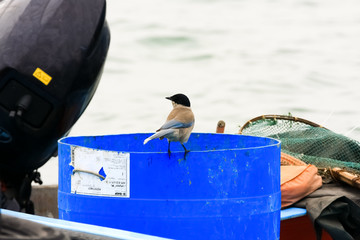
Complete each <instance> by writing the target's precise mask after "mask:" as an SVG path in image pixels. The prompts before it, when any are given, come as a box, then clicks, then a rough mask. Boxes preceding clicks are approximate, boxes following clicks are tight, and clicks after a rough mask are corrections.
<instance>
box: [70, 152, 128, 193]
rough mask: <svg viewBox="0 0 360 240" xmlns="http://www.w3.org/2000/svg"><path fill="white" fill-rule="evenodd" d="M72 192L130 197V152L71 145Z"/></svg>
mask: <svg viewBox="0 0 360 240" xmlns="http://www.w3.org/2000/svg"><path fill="white" fill-rule="evenodd" d="M70 165H71V166H72V167H73V168H74V169H73V172H72V175H71V193H74V194H85V195H97V196H108V197H123V198H129V197H130V153H121V152H114V151H104V150H96V149H89V148H84V147H77V146H72V147H71V163H70Z"/></svg>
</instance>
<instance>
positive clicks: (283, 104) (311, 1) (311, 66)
mask: <svg viewBox="0 0 360 240" xmlns="http://www.w3.org/2000/svg"><path fill="white" fill-rule="evenodd" d="M107 3H108V12H107V19H108V23H109V25H110V29H111V37H112V40H111V46H110V50H109V54H108V59H107V62H106V65H105V69H104V73H103V77H102V80H101V82H100V85H99V87H98V90H97V92H96V94H95V96H94V98H93V100H92V102H91V103H90V105H89V107H88V108H87V110H86V111H85V113H84V114H83V116H82V117H81V119H80V120H79V121H78V122H77V123H76V125H75V126H74V127H73V130H72V132H71V134H70V135H104V134H121V133H136V132H152V131H154V130H156V129H157V128H158V127H159V126H160V125H162V124H163V122H164V120H165V118H166V117H167V114H168V112H169V111H170V110H171V108H172V107H171V104H170V102H169V101H168V100H166V99H165V97H166V96H170V95H172V94H175V93H178V92H182V93H185V94H186V95H188V97H189V98H190V100H191V103H192V108H193V111H194V113H195V116H196V123H195V128H194V131H196V132H214V131H215V128H216V123H217V121H218V120H220V119H222V120H224V121H225V122H226V124H227V125H226V130H225V131H226V132H227V133H236V132H237V131H238V129H239V126H240V125H243V124H244V123H245V122H246V121H247V120H249V119H251V118H253V117H256V116H258V115H263V114H271V113H274V114H288V113H289V112H290V113H291V114H292V115H293V116H298V117H302V118H306V119H309V120H312V121H314V122H317V123H319V124H322V125H324V126H326V127H328V128H330V129H332V130H333V131H336V132H339V133H344V134H347V135H348V136H350V137H352V138H355V139H358V140H360V127H359V126H360V108H359V103H360V93H359V87H360V44H359V43H360V1H357V0H343V1H338V0H327V1H317V0H294V1H288V0H259V1H250V0H233V1H231V0H221V1H220V0H171V1H169V0H152V1H147V0H131V1H118V0H108V1H107ZM56 168H57V159H55V158H54V159H51V160H50V161H49V162H48V163H47V164H46V165H45V166H44V167H43V168H42V169H40V172H41V173H42V175H43V178H44V180H45V184H46V183H48V184H51V183H56V182H57V176H55V175H56V174H54V171H55V170H56Z"/></svg>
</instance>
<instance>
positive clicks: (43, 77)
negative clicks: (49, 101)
mask: <svg viewBox="0 0 360 240" xmlns="http://www.w3.org/2000/svg"><path fill="white" fill-rule="evenodd" d="M33 76H34V77H36V78H37V79H39V80H40V82H42V83H43V84H45V85H48V84H49V83H50V81H51V79H52V77H50V76H49V75H48V74H47V73H46V72H44V71H43V70H41V69H40V68H37V69H36V70H35V72H34V73H33Z"/></svg>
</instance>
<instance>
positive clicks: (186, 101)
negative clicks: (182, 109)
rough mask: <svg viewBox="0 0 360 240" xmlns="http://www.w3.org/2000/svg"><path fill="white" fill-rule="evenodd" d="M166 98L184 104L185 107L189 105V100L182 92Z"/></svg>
mask: <svg viewBox="0 0 360 240" xmlns="http://www.w3.org/2000/svg"><path fill="white" fill-rule="evenodd" d="M166 99H169V100H171V101H173V102H175V103H177V104H181V105H184V106H186V107H190V100H189V98H188V97H187V96H185V95H184V94H182V93H178V94H175V95H173V96H171V97H166Z"/></svg>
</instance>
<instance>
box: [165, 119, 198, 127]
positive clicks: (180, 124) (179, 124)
mask: <svg viewBox="0 0 360 240" xmlns="http://www.w3.org/2000/svg"><path fill="white" fill-rule="evenodd" d="M193 124H194V122H189V123H183V122H179V121H177V120H174V119H173V120H170V121H167V122H166V123H164V125H162V126H161V128H160V129H169V128H188V127H191V126H192V125H193Z"/></svg>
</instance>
